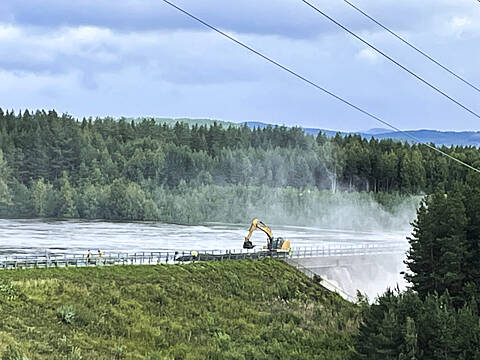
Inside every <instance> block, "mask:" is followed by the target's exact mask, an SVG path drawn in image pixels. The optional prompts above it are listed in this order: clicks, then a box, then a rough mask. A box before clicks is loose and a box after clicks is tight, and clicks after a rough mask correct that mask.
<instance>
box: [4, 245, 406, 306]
mask: <svg viewBox="0 0 480 360" xmlns="http://www.w3.org/2000/svg"><path fill="white" fill-rule="evenodd" d="M405 249H406V245H405V244H399V243H396V244H386V243H383V244H362V245H337V246H322V247H309V248H293V249H292V251H290V253H282V252H268V251H265V250H263V249H251V250H249V249H238V250H210V251H208V250H192V251H156V252H137V253H133V254H131V253H130V254H129V253H121V252H118V253H114V252H107V253H105V254H102V256H98V255H96V254H92V255H91V256H90V257H89V256H88V255H87V254H86V253H81V254H79V253H77V254H74V253H72V254H68V253H62V254H59V253H50V252H48V251H46V252H45V253H43V254H41V255H35V256H32V255H29V256H22V255H10V256H9V255H7V256H3V257H0V269H27V268H49V267H91V266H112V265H157V264H181V263H188V262H192V261H224V260H240V259H252V260H256V259H262V258H278V259H282V260H283V261H286V262H287V263H289V264H290V265H292V266H294V267H296V268H297V269H298V270H300V271H302V272H303V273H305V274H306V275H307V276H309V277H310V278H316V279H318V280H319V281H320V282H321V284H322V285H323V286H324V287H326V288H327V289H329V290H331V291H336V292H337V293H339V294H340V295H341V296H342V297H344V298H345V299H347V300H349V301H354V299H355V294H356V290H357V289H360V290H361V291H362V292H368V291H367V290H368V289H367V288H366V287H365V285H368V284H371V283H372V282H373V283H377V284H376V285H378V286H381V284H378V276H377V275H385V273H395V274H397V275H398V274H399V273H400V271H401V270H402V264H403V262H402V260H403V257H404V254H405ZM359 285H360V286H359ZM388 285H389V284H387V285H386V286H385V287H384V288H386V287H387V286H388Z"/></svg>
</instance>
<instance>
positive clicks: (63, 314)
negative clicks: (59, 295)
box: [57, 305, 76, 324]
mask: <svg viewBox="0 0 480 360" xmlns="http://www.w3.org/2000/svg"><path fill="white" fill-rule="evenodd" d="M57 316H58V318H59V319H60V320H61V321H62V322H63V323H65V324H73V322H74V321H75V316H76V314H75V308H74V307H73V306H71V305H62V306H60V307H59V308H58V309H57Z"/></svg>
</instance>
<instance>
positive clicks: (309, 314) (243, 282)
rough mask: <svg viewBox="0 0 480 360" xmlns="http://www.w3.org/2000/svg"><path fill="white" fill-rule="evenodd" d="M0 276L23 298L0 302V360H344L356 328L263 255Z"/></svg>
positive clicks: (348, 309)
mask: <svg viewBox="0 0 480 360" xmlns="http://www.w3.org/2000/svg"><path fill="white" fill-rule="evenodd" d="M0 281H3V283H7V282H8V283H10V284H12V286H14V287H15V288H16V289H18V290H17V291H18V292H21V293H22V294H24V296H23V297H18V298H16V299H15V300H14V301H9V302H8V303H2V302H0V318H1V319H2V320H1V321H0V338H1V337H2V336H4V335H3V334H8V337H7V338H1V339H2V343H3V344H5V345H4V346H3V347H2V346H0V356H3V357H4V358H8V359H11V358H15V359H17V358H21V357H12V356H11V355H7V354H13V353H14V352H15V354H16V355H18V356H26V357H28V358H31V359H52V358H55V359H81V358H84V359H207V358H208V359H275V358H281V359H345V358H347V357H348V356H349V354H351V351H352V350H351V343H352V335H353V334H354V333H355V331H356V328H357V314H358V311H357V309H356V307H355V306H354V305H352V304H349V303H347V302H345V301H344V300H342V299H341V298H340V297H338V296H337V295H335V294H331V293H329V292H328V291H326V290H325V289H324V288H322V287H321V286H320V285H319V284H318V283H316V282H314V281H312V280H309V279H308V278H307V277H305V276H304V275H303V274H301V273H300V272H298V271H296V270H295V269H293V268H291V267H290V266H288V265H286V264H285V263H283V262H277V261H274V260H269V259H267V260H265V261H225V262H221V263H195V264H185V265H158V266H124V267H122V266H116V267H103V268H93V267H92V268H67V269H32V270H22V271H2V272H0ZM8 344H11V347H12V349H14V350H15V351H13V350H8V349H7V346H8ZM6 356H10V357H6Z"/></svg>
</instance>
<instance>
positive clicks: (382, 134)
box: [128, 118, 480, 146]
mask: <svg viewBox="0 0 480 360" xmlns="http://www.w3.org/2000/svg"><path fill="white" fill-rule="evenodd" d="M144 119H150V118H129V119H128V120H129V121H130V120H133V121H135V122H141V121H142V120H144ZM154 120H155V121H156V122H157V123H165V124H168V125H170V126H173V125H175V123H177V122H183V123H186V124H188V125H190V126H193V125H195V124H197V125H206V126H211V125H213V124H214V123H215V122H216V123H217V124H221V125H222V126H225V127H228V126H242V125H244V124H246V125H247V126H248V127H250V128H260V129H263V128H265V127H267V126H275V125H272V124H267V123H263V122H258V121H246V122H243V123H235V122H230V121H222V120H214V119H192V118H154ZM303 130H304V131H305V132H306V133H307V134H310V135H314V136H316V135H317V134H318V133H319V132H322V133H324V134H326V135H327V136H329V137H332V136H335V134H337V133H338V132H339V131H335V130H326V129H319V128H303ZM405 132H408V133H409V134H410V135H412V136H414V137H415V138H417V139H419V140H420V141H421V142H424V143H434V144H436V145H446V146H451V145H461V146H480V131H460V132H456V131H438V130H408V131H405ZM339 133H340V134H341V135H350V134H358V135H360V136H362V137H363V138H366V139H371V138H372V137H374V138H376V139H393V140H398V141H408V142H412V140H411V139H410V138H409V137H408V136H406V135H405V134H403V133H399V132H394V131H391V130H389V129H384V128H374V129H370V130H366V131H361V132H339Z"/></svg>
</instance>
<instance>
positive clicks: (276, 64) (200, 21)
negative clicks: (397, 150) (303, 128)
mask: <svg viewBox="0 0 480 360" xmlns="http://www.w3.org/2000/svg"><path fill="white" fill-rule="evenodd" d="M162 1H163V2H165V3H166V4H168V5H170V6H171V7H173V8H175V9H177V10H178V11H180V12H182V13H183V14H185V15H187V16H188V17H190V18H192V19H194V20H195V21H197V22H199V23H201V24H202V25H204V26H206V27H207V28H209V29H211V30H213V31H215V32H216V33H218V34H220V35H222V36H223V37H226V38H227V39H229V40H231V41H233V42H234V43H236V44H237V45H240V46H241V47H243V48H244V49H247V50H248V51H250V52H252V53H254V54H255V55H257V56H259V57H261V58H263V59H264V60H266V61H268V62H270V63H271V64H273V65H275V66H277V67H279V68H280V69H282V70H284V71H286V72H288V73H289V74H290V75H293V76H294V77H296V78H298V79H300V80H302V81H303V82H306V83H307V84H309V85H311V86H313V87H314V88H316V89H317V90H320V91H323V92H324V93H326V94H328V95H330V96H331V97H333V98H335V99H337V100H339V101H340V102H342V103H344V104H345V105H347V106H349V107H351V108H353V109H355V110H357V111H359V112H361V113H362V114H364V115H366V116H368V117H370V118H372V119H374V120H376V121H378V122H380V123H382V124H383V125H385V126H388V127H389V128H391V129H393V130H395V131H396V132H399V133H401V134H404V135H405V136H407V137H409V138H410V139H412V140H414V141H415V142H417V143H419V144H423V145H425V146H426V147H428V148H429V149H432V150H434V151H436V152H438V153H440V154H442V155H443V156H446V157H448V158H449V159H451V160H453V161H455V162H457V163H459V164H461V165H462V166H465V167H467V168H469V169H470V170H473V171H476V172H477V173H480V169H477V168H475V167H473V166H471V165H469V164H467V163H465V162H463V161H462V160H459V159H457V158H456V157H453V156H451V155H450V154H447V153H446V152H444V151H442V150H440V149H438V148H436V147H435V146H432V145H430V144H427V143H423V142H422V141H421V140H420V139H418V138H417V137H415V136H413V135H411V134H409V133H408V132H406V131H403V130H401V129H399V128H397V127H396V126H394V125H392V124H390V123H388V122H387V121H385V120H383V119H381V118H380V117H378V116H376V115H374V114H372V113H370V112H368V111H367V110H364V109H362V108H361V107H359V106H357V105H355V104H353V103H351V102H350V101H348V100H346V99H344V98H342V97H340V96H339V95H336V94H334V93H333V92H331V91H329V90H327V89H325V88H323V87H321V86H320V85H318V84H316V83H315V82H313V81H311V80H309V79H307V78H306V77H304V76H303V75H300V74H299V73H297V72H295V71H293V70H291V69H289V68H288V67H286V66H284V65H282V64H280V63H279V62H277V61H275V60H273V59H272V58H270V57H268V56H266V55H264V54H262V53H261V52H260V51H257V50H255V49H254V48H252V47H250V46H248V45H246V44H245V43H243V42H241V41H240V40H237V39H236V38H234V37H233V36H231V35H228V34H227V33H225V32H223V31H222V30H220V29H218V28H216V27H215V26H213V25H210V24H209V23H207V22H205V21H203V20H202V19H200V18H198V17H196V16H195V15H193V14H191V13H189V12H188V11H187V10H184V9H182V8H181V7H179V6H177V5H175V4H174V3H172V2H170V1H169V0H162Z"/></svg>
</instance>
